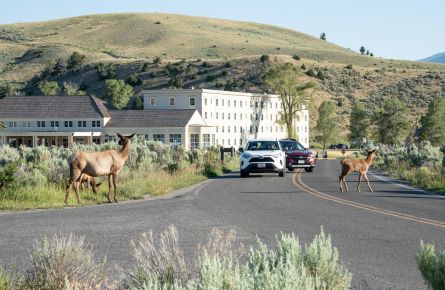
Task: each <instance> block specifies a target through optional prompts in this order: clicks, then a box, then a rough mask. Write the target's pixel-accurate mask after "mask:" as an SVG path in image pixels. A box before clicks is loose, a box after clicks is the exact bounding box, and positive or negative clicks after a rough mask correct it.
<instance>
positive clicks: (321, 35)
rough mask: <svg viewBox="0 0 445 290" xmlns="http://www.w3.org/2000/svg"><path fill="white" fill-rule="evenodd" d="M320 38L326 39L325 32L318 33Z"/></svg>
mask: <svg viewBox="0 0 445 290" xmlns="http://www.w3.org/2000/svg"><path fill="white" fill-rule="evenodd" d="M320 39H321V40H324V41H326V33H324V32H322V33H321V34H320Z"/></svg>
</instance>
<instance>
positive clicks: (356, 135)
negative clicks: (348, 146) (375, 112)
mask: <svg viewBox="0 0 445 290" xmlns="http://www.w3.org/2000/svg"><path fill="white" fill-rule="evenodd" d="M370 125H371V120H370V115H369V113H368V112H367V111H366V109H365V106H364V105H363V103H362V102H360V101H357V100H355V101H354V102H353V103H352V108H351V117H350V122H349V135H348V138H349V141H350V142H351V143H352V142H353V141H359V142H360V143H361V142H362V140H363V139H364V138H366V139H367V138H368V136H369V128H370Z"/></svg>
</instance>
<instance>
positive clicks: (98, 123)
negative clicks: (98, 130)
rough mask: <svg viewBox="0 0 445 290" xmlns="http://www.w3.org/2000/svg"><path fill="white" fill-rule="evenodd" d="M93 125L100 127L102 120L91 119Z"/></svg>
mask: <svg viewBox="0 0 445 290" xmlns="http://www.w3.org/2000/svg"><path fill="white" fill-rule="evenodd" d="M91 127H100V121H91Z"/></svg>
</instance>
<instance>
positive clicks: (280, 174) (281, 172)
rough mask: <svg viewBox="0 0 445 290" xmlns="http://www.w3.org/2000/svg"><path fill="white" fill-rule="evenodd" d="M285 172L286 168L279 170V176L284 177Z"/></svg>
mask: <svg viewBox="0 0 445 290" xmlns="http://www.w3.org/2000/svg"><path fill="white" fill-rule="evenodd" d="M284 172H285V170H284V169H283V170H282V171H280V172H278V176H279V177H284Z"/></svg>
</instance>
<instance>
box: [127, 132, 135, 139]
mask: <svg viewBox="0 0 445 290" xmlns="http://www.w3.org/2000/svg"><path fill="white" fill-rule="evenodd" d="M135 134H136V133H133V134H131V135H130V136H127V138H130V139H131V138H133V136H134V135H135Z"/></svg>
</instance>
